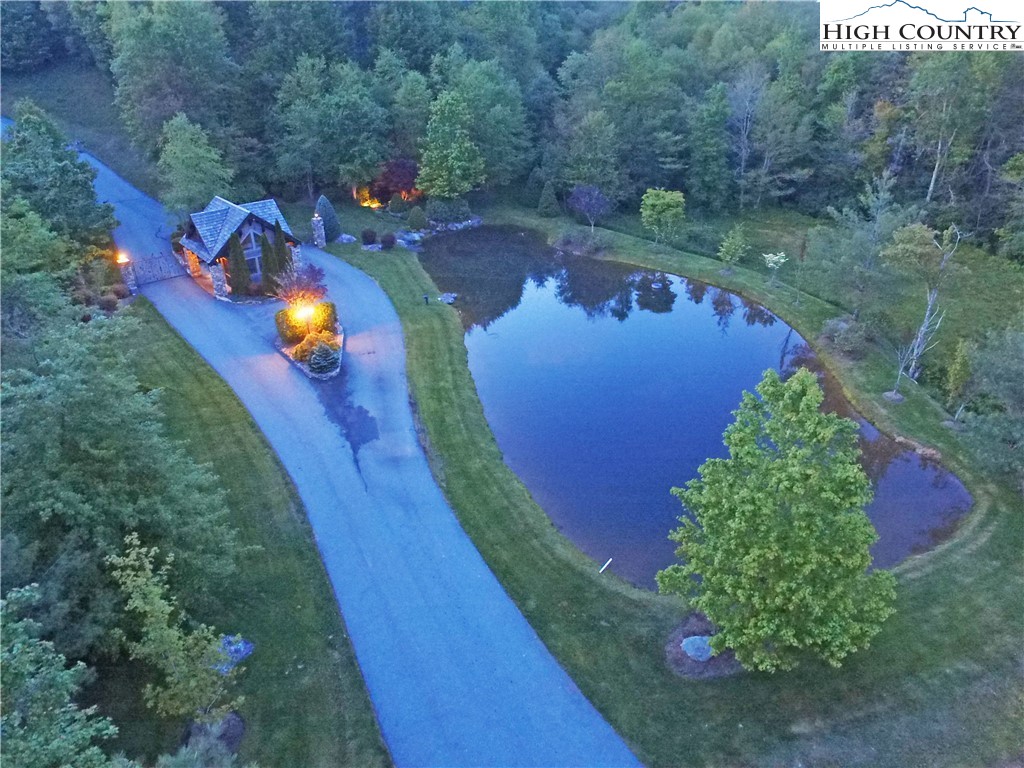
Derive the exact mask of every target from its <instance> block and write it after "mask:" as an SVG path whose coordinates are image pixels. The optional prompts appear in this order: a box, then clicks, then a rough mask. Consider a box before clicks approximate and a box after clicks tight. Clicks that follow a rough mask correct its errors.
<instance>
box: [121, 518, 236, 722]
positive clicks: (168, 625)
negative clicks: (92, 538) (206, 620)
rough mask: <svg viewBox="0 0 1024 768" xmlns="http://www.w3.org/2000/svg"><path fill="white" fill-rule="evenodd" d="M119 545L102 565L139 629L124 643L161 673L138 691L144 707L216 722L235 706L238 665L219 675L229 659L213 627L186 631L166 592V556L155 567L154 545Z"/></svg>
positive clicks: (133, 541)
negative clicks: (233, 693) (232, 697)
mask: <svg viewBox="0 0 1024 768" xmlns="http://www.w3.org/2000/svg"><path fill="white" fill-rule="evenodd" d="M124 543H125V551H124V554H123V555H112V556H110V557H108V558H107V563H108V564H109V565H110V566H111V568H112V571H113V576H114V579H115V580H116V581H117V583H118V584H120V586H121V591H122V592H123V593H124V596H125V598H126V600H127V603H126V606H127V608H128V611H130V612H131V613H133V614H135V615H136V617H137V618H138V620H139V625H140V627H141V634H140V637H139V639H138V640H135V641H132V642H130V643H129V645H128V648H129V651H130V652H131V656H132V658H133V659H138V660H140V661H144V662H146V663H147V664H149V665H151V666H152V667H154V668H155V669H157V670H158V671H159V672H160V678H161V679H160V682H159V683H157V684H156V685H154V684H152V683H150V684H147V685H146V687H145V688H144V689H143V698H144V699H145V701H146V706H148V707H150V708H152V709H155V710H156V711H157V713H159V714H160V715H162V716H164V717H194V718H197V719H199V720H204V721H206V722H216V721H217V720H219V719H221V718H222V717H223V716H224V715H225V714H227V713H228V712H230V711H231V710H232V709H235V708H236V707H237V706H238V704H239V703H240V700H234V701H232V700H229V699H228V688H229V686H230V683H231V681H232V679H233V678H234V676H235V675H236V674H237V672H238V667H229V668H228V669H227V671H226V672H225V671H223V667H224V665H225V663H226V662H227V661H228V657H227V653H226V652H225V651H224V649H223V647H222V644H221V640H220V637H219V636H218V635H217V633H216V632H215V631H214V630H213V628H211V627H208V626H206V625H205V624H198V625H195V626H194V628H193V629H191V631H189V630H186V629H185V627H186V626H187V625H189V624H190V623H191V622H190V621H189V620H188V617H187V616H186V615H185V614H184V612H183V611H181V609H180V608H179V607H178V605H177V601H176V600H175V599H174V598H173V597H170V596H169V595H168V594H167V593H168V588H167V574H168V570H169V566H170V558H168V563H167V565H164V566H163V567H162V568H159V569H156V568H155V561H156V557H157V555H158V553H159V551H158V550H157V549H156V548H155V547H153V548H148V547H143V546H142V544H141V543H140V542H139V536H138V534H136V533H132V534H129V535H128V536H126V537H125V540H124Z"/></svg>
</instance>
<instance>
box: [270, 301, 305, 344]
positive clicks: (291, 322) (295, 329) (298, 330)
mask: <svg viewBox="0 0 1024 768" xmlns="http://www.w3.org/2000/svg"><path fill="white" fill-rule="evenodd" d="M314 317H315V315H314ZM274 324H275V325H277V335H278V336H280V337H281V341H283V342H284V343H285V344H298V343H299V342H300V341H302V340H303V339H304V338H306V324H305V323H304V322H302V321H301V320H299V319H298V318H296V317H294V316H293V315H292V313H291V311H290V310H287V309H282V310H280V311H279V312H278V313H277V314H276V315H274Z"/></svg>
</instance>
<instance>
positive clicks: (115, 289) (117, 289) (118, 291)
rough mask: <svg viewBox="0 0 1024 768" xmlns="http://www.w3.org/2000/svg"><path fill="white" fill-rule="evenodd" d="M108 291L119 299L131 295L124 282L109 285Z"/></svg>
mask: <svg viewBox="0 0 1024 768" xmlns="http://www.w3.org/2000/svg"><path fill="white" fill-rule="evenodd" d="M110 292H111V293H112V294H114V295H115V296H117V298H119V299H127V298H128V297H129V296H131V295H132V292H131V291H129V290H128V286H127V285H125V284H124V283H115V284H114V285H112V286H111V287H110Z"/></svg>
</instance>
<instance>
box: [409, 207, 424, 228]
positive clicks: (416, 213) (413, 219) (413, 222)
mask: <svg viewBox="0 0 1024 768" xmlns="http://www.w3.org/2000/svg"><path fill="white" fill-rule="evenodd" d="M405 223H406V225H407V226H408V227H409V229H412V230H419V229H426V228H427V227H428V226H429V225H428V223H427V216H426V214H425V213H423V209H422V208H420V207H419V206H418V205H415V206H413V208H412V210H410V211H409V216H408V218H407V219H406V220H405Z"/></svg>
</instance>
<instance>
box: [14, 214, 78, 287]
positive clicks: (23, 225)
mask: <svg viewBox="0 0 1024 768" xmlns="http://www.w3.org/2000/svg"><path fill="white" fill-rule="evenodd" d="M0 242H2V243H3V269H4V270H5V271H10V272H19V273H27V272H38V271H46V272H58V271H60V270H62V269H64V268H65V267H69V266H71V265H72V264H73V262H74V254H75V252H76V249H74V248H73V247H72V244H71V243H70V242H69V241H68V240H67V239H65V238H63V237H61V236H59V235H58V234H57V233H55V232H54V231H53V230H52V229H50V228H49V227H48V226H47V224H46V222H45V221H43V219H42V217H41V216H40V215H39V214H38V213H36V212H35V211H33V210H32V209H31V208H30V207H29V204H28V203H26V202H25V201H24V200H22V199H20V198H17V197H14V198H11V197H8V196H6V195H4V205H3V208H0Z"/></svg>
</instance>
